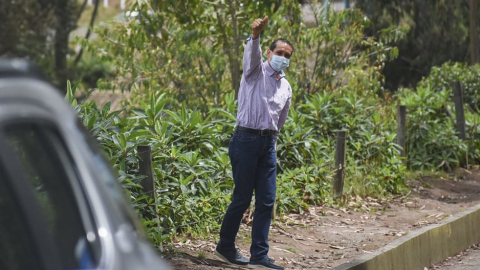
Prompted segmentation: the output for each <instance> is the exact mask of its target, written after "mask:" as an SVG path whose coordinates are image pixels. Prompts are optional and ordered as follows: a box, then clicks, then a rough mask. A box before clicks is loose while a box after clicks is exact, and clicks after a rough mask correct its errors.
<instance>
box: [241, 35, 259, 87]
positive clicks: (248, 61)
mask: <svg viewBox="0 0 480 270" xmlns="http://www.w3.org/2000/svg"><path fill="white" fill-rule="evenodd" d="M261 70H262V49H261V48H260V37H258V38H256V39H252V36H250V37H249V38H248V40H247V44H246V45H245V49H244V52H243V75H244V77H245V80H249V78H255V77H256V76H254V75H255V74H257V75H258V73H260V72H261Z"/></svg>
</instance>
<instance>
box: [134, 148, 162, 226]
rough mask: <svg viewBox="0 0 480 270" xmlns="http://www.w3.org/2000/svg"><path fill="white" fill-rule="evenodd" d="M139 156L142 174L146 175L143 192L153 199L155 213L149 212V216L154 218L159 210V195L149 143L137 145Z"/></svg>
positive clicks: (143, 180)
mask: <svg viewBox="0 0 480 270" xmlns="http://www.w3.org/2000/svg"><path fill="white" fill-rule="evenodd" d="M137 152H138V157H139V158H140V162H139V167H140V168H139V173H140V175H145V176H146V177H145V178H144V179H142V188H143V193H144V194H146V195H148V196H149V198H150V199H153V204H154V211H155V215H153V216H152V215H151V213H149V212H147V214H146V215H147V217H148V218H149V219H153V218H155V217H156V213H157V212H158V211H157V195H156V192H155V180H154V176H153V166H152V150H151V148H150V146H149V145H139V146H137Z"/></svg>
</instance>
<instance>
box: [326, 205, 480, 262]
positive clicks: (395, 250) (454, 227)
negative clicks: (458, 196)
mask: <svg viewBox="0 0 480 270" xmlns="http://www.w3.org/2000/svg"><path fill="white" fill-rule="evenodd" d="M478 243H480V204H479V205H476V206H473V207H470V208H468V209H466V210H465V211H463V212H461V213H459V214H456V215H454V216H452V217H449V218H447V219H445V220H444V221H442V222H441V223H440V224H434V225H430V226H426V227H424V228H421V229H419V230H416V231H413V232H410V233H409V234H407V235H405V236H402V237H400V238H398V239H396V240H395V241H393V242H391V243H390V244H388V245H386V246H384V247H382V248H380V249H378V250H377V251H375V252H374V253H371V254H366V255H364V256H361V257H359V258H357V259H355V260H353V261H351V262H348V263H344V264H342V265H340V266H337V267H335V268H333V270H417V269H418V270H423V269H424V267H430V266H431V265H432V264H435V263H438V262H441V261H443V260H445V259H446V258H447V257H449V256H453V255H455V254H458V253H459V252H460V251H462V250H465V249H467V248H469V247H470V246H471V245H473V244H478Z"/></svg>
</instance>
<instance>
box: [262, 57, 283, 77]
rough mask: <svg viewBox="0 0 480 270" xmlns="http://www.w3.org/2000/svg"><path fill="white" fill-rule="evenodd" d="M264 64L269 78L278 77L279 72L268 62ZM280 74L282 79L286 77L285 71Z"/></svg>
mask: <svg viewBox="0 0 480 270" xmlns="http://www.w3.org/2000/svg"><path fill="white" fill-rule="evenodd" d="M263 64H264V65H265V71H266V72H267V75H268V76H270V77H272V76H276V74H277V71H275V70H273V68H272V67H271V66H270V65H269V64H268V60H267V61H265V62H264V63H263ZM279 74H280V79H281V78H283V77H285V72H283V70H282V71H280V73H279Z"/></svg>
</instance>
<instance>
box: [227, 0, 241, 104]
mask: <svg viewBox="0 0 480 270" xmlns="http://www.w3.org/2000/svg"><path fill="white" fill-rule="evenodd" d="M236 7H237V0H229V9H230V16H232V28H233V42H232V43H231V44H232V46H233V55H232V57H231V58H230V72H231V73H232V88H233V89H234V90H235V99H237V98H238V90H239V88H240V61H239V59H238V57H239V55H240V37H239V35H238V19H237V11H236V10H237V9H236ZM229 53H230V54H231V53H232V50H229Z"/></svg>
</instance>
